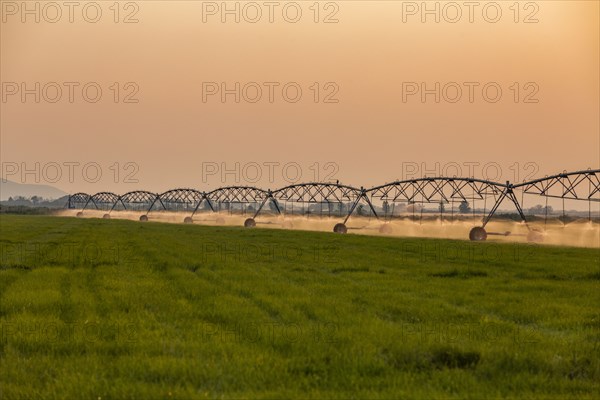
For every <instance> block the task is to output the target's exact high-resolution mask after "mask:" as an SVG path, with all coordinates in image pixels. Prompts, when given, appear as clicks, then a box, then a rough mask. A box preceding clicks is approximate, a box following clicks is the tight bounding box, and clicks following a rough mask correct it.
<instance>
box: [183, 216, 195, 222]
mask: <svg viewBox="0 0 600 400" xmlns="http://www.w3.org/2000/svg"><path fill="white" fill-rule="evenodd" d="M183 223H184V224H192V223H194V220H193V219H192V217H185V218H184V219H183Z"/></svg>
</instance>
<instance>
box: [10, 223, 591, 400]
mask: <svg viewBox="0 0 600 400" xmlns="http://www.w3.org/2000/svg"><path fill="white" fill-rule="evenodd" d="M0 224H1V225H0V246H1V248H0V251H1V253H0V256H1V263H0V328H1V332H0V333H1V335H2V337H1V341H0V357H1V359H0V360H1V361H0V398H1V399H20V398H23V399H31V398H60V399H65V398H77V399H100V398H101V399H124V398H139V399H141V398H144V399H154V398H282V397H284V398H287V397H290V398H369V399H375V398H385V399H390V398H423V399H430V398H444V399H446V398H461V399H464V398H476V399H480V398H503V397H511V398H577V399H583V398H592V397H595V396H596V395H597V394H598V393H599V392H600V383H599V382H600V345H599V330H600V315H599V305H600V291H599V290H598V289H599V279H600V252H599V250H598V249H581V248H565V247H551V246H532V245H526V244H494V243H490V242H488V243H470V242H462V241H451V240H433V239H430V240H428V239H399V238H385V237H368V236H358V235H346V236H341V235H334V234H329V233H319V232H299V231H282V230H268V229H252V230H247V229H246V230H245V229H244V228H232V227H229V228H227V227H203V226H197V225H176V224H160V223H152V222H151V223H139V222H132V221H117V220H100V219H98V220H96V219H83V220H82V219H76V218H60V217H46V216H9V215H2V216H0Z"/></svg>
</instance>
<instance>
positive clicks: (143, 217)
mask: <svg viewBox="0 0 600 400" xmlns="http://www.w3.org/2000/svg"><path fill="white" fill-rule="evenodd" d="M146 221H148V216H147V215H142V216H141V217H140V222H146Z"/></svg>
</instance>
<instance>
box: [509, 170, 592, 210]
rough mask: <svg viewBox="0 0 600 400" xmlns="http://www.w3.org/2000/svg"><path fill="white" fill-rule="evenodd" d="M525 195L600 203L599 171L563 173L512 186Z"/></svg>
mask: <svg viewBox="0 0 600 400" xmlns="http://www.w3.org/2000/svg"><path fill="white" fill-rule="evenodd" d="M514 188H515V189H520V190H522V191H523V192H524V193H526V194H537V195H540V196H545V197H553V198H562V199H570V200H587V201H596V202H600V169H595V170H593V169H588V170H585V171H575V172H563V173H562V174H557V175H551V176H546V177H544V178H540V179H535V180H532V181H528V182H523V183H520V184H516V185H514Z"/></svg>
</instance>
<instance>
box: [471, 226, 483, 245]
mask: <svg viewBox="0 0 600 400" xmlns="http://www.w3.org/2000/svg"><path fill="white" fill-rule="evenodd" d="M469 239H470V240H472V241H474V242H483V241H485V240H486V239H487V232H486V231H485V229H483V228H482V227H481V226H476V227H474V228H473V229H471V232H469Z"/></svg>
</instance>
